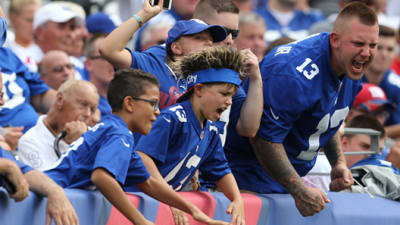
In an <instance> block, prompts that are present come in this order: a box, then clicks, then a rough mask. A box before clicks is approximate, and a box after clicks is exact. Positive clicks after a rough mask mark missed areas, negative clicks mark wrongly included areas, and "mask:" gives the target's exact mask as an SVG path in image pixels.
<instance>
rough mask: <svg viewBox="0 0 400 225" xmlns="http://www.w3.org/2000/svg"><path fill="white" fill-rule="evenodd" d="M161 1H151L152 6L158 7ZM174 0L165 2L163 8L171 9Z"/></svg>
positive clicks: (165, 0)
mask: <svg viewBox="0 0 400 225" xmlns="http://www.w3.org/2000/svg"><path fill="white" fill-rule="evenodd" d="M158 2H159V0H151V5H158ZM171 5H172V0H164V2H163V8H164V9H171Z"/></svg>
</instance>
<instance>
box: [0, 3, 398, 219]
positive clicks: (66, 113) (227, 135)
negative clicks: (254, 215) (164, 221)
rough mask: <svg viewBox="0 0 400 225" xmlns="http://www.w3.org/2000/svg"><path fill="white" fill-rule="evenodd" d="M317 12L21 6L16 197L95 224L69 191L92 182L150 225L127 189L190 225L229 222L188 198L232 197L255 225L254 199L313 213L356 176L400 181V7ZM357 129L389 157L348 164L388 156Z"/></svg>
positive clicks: (9, 43) (5, 114)
mask: <svg viewBox="0 0 400 225" xmlns="http://www.w3.org/2000/svg"><path fill="white" fill-rule="evenodd" d="M315 2H316V1H311V0H310V1H308V0H297V1H296V0H258V1H254V0H218V1H216V0H174V1H173V2H172V9H171V10H162V7H161V4H162V1H160V3H159V5H155V6H153V5H151V4H150V1H147V0H145V1H143V0H129V1H119V2H118V4H119V9H120V10H119V11H118V12H117V14H119V13H120V16H119V18H117V19H116V18H115V16H116V15H115V13H114V14H112V15H111V14H110V15H109V14H106V13H104V12H95V13H90V11H88V10H87V9H86V8H85V9H84V8H83V7H82V6H81V5H79V4H76V3H73V2H68V1H51V2H48V1H46V2H43V3H42V1H41V0H10V1H9V6H8V7H7V11H6V14H7V16H6V15H5V13H4V12H3V10H2V9H1V8H0V16H1V26H0V32H1V35H0V40H1V42H2V47H1V48H0V69H1V76H0V90H1V95H0V156H1V157H0V159H1V160H0V175H3V176H0V181H3V186H4V187H6V186H7V185H6V183H8V182H9V183H11V186H13V187H14V189H15V190H9V193H10V197H11V198H13V199H15V200H16V201H21V200H23V199H24V198H26V196H27V194H28V193H29V191H28V188H30V189H31V190H32V191H34V192H37V193H38V194H41V195H43V196H47V197H48V199H49V201H48V205H49V207H48V209H47V212H46V213H47V214H48V215H49V216H48V220H50V219H51V218H53V219H54V220H55V221H56V222H57V224H78V223H79V222H78V218H77V216H76V213H75V211H74V209H73V208H72V206H71V204H70V203H69V201H68V200H67V199H66V196H65V193H64V192H63V189H62V188H91V187H96V188H98V189H99V190H100V191H101V192H102V193H103V195H104V196H105V197H106V198H107V199H108V200H109V201H110V202H111V203H112V204H113V205H114V206H115V207H116V208H117V209H118V210H120V211H121V212H122V213H123V214H124V215H125V216H126V217H127V218H128V219H130V220H131V221H132V222H134V223H135V224H152V222H150V221H148V220H147V219H146V218H144V217H143V216H142V215H141V214H140V212H139V211H138V210H137V209H136V208H135V207H134V206H133V205H132V204H131V203H130V202H129V201H128V199H127V198H126V197H125V195H124V191H143V192H145V193H147V194H149V195H150V196H152V197H154V198H156V199H158V200H160V201H163V202H165V203H167V204H169V205H170V206H171V209H172V211H173V213H174V215H175V217H174V218H175V220H176V223H177V224H187V218H186V214H185V212H186V213H189V214H191V215H192V216H193V217H194V218H195V219H196V220H198V221H201V222H204V223H207V224H226V222H223V221H215V220H212V219H211V218H208V217H207V216H206V215H205V214H203V213H202V212H201V211H200V210H199V209H198V208H197V207H196V206H194V205H193V204H191V203H190V202H188V201H187V200H185V199H183V198H182V197H181V196H180V195H177V194H176V192H175V191H199V190H201V191H221V192H223V193H224V194H225V195H226V197H227V198H228V199H229V200H231V204H230V205H229V208H228V209H227V213H230V214H232V223H234V224H245V218H244V202H243V199H242V198H241V196H240V192H250V193H262V194H266V193H290V194H291V195H292V196H293V198H294V199H295V203H296V207H297V208H298V210H299V211H300V213H301V214H302V215H303V216H311V215H313V214H315V213H317V212H319V211H320V210H322V209H323V208H325V205H326V204H329V200H328V198H327V197H326V194H325V193H326V192H327V191H342V190H354V191H356V190H357V188H353V186H354V183H353V179H359V178H357V177H356V178H353V177H352V175H351V172H350V170H349V168H352V167H353V168H360V167H362V166H365V165H374V166H377V167H385V168H390V169H391V170H390V171H392V172H393V174H390V176H398V175H399V168H400V69H399V68H400V66H399V65H400V50H399V49H400V48H399V47H400V44H399V43H400V41H399V40H400V38H399V36H400V33H399V30H400V29H399V28H400V13H399V12H397V13H398V14H396V12H392V11H391V12H390V13H389V10H387V9H388V4H394V3H393V2H394V1H389V0H388V1H383V0H337V1H336V7H337V9H338V10H337V11H336V12H327V11H323V10H319V9H318V8H314V7H317V6H318V7H321V9H322V8H323V7H324V2H326V1H319V2H318V4H316V3H315ZM326 4H332V2H331V1H328V3H326ZM3 9H4V8H3ZM127 11H129V12H127ZM127 14H129V15H128V16H127ZM121 21H122V22H121ZM153 122H154V125H153ZM348 127H354V128H369V129H374V130H376V131H379V132H380V134H381V136H380V139H379V149H378V151H377V153H376V154H373V155H361V156H360V155H359V156H344V154H343V152H352V151H366V150H369V149H370V148H371V146H372V143H371V139H370V138H369V137H368V135H365V134H348V133H346V129H344V132H343V128H348ZM318 152H324V153H325V154H323V155H322V154H318ZM10 153H11V154H12V155H13V156H11V155H10ZM314 165H315V166H314ZM313 167H314V168H313ZM310 170H311V174H308V173H309V171H310ZM321 172H322V173H327V174H329V173H330V176H329V175H328V176H321V175H318V176H316V175H312V173H321ZM46 174H47V175H46ZM307 174H308V175H307ZM49 177H50V178H51V179H50V178H49ZM301 177H303V178H301ZM1 179H3V180H1ZM38 180H41V182H38ZM53 180H54V181H53ZM61 187H62V188H61ZM362 190H364V189H362ZM387 194H390V193H387ZM54 205H57V207H54ZM52 206H53V207H52ZM173 207H176V208H173ZM181 210H182V211H181Z"/></svg>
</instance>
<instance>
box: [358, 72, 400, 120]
mask: <svg viewBox="0 0 400 225" xmlns="http://www.w3.org/2000/svg"><path fill="white" fill-rule="evenodd" d="M361 80H362V82H365V83H368V79H367V77H366V76H363V78H362V79H361ZM378 86H379V87H380V88H382V90H383V91H384V92H385V94H386V97H387V98H388V99H389V100H390V101H391V102H393V103H396V106H397V107H396V109H395V110H393V112H392V113H391V114H390V117H389V118H388V119H387V120H386V121H385V124H386V125H395V124H398V123H400V76H399V75H398V74H396V73H395V72H393V71H391V70H387V71H386V72H385V74H384V76H383V79H382V81H381V82H380V83H379V84H378Z"/></svg>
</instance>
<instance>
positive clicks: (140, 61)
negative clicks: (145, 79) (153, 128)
mask: <svg viewBox="0 0 400 225" xmlns="http://www.w3.org/2000/svg"><path fill="white" fill-rule="evenodd" d="M129 51H130V52H131V54H132V65H131V67H132V68H136V69H141V70H143V71H145V72H148V73H151V74H153V75H154V76H156V77H157V79H158V81H159V82H160V108H161V109H164V108H167V107H168V106H170V105H173V104H175V103H176V100H177V99H178V98H179V96H180V95H181V94H182V93H183V92H185V91H186V85H185V80H184V79H180V77H179V76H177V75H175V74H174V73H173V72H172V70H170V68H168V66H167V64H166V62H165V57H166V54H167V53H166V51H165V46H154V47H152V48H150V49H148V50H146V51H144V52H134V51H132V50H129Z"/></svg>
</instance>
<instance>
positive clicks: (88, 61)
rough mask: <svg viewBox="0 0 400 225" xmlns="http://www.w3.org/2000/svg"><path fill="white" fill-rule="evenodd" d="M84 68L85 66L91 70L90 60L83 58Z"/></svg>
mask: <svg viewBox="0 0 400 225" xmlns="http://www.w3.org/2000/svg"><path fill="white" fill-rule="evenodd" d="M85 68H86V69H87V70H88V71H91V70H92V62H91V61H90V60H88V59H86V60H85Z"/></svg>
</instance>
